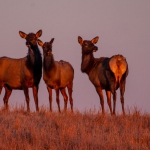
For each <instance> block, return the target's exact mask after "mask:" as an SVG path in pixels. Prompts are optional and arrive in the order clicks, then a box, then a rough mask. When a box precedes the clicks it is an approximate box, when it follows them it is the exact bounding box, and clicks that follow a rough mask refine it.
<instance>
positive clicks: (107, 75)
mask: <svg viewBox="0 0 150 150" xmlns="http://www.w3.org/2000/svg"><path fill="white" fill-rule="evenodd" d="M98 39H99V37H95V38H94V39H92V40H91V41H88V40H83V39H82V38H81V37H80V36H79V37H78V42H79V44H80V45H81V47H82V63H81V71H82V72H83V73H86V74H87V75H88V76H89V79H90V81H91V82H92V83H93V85H94V86H95V89H96V91H97V93H98V95H99V97H100V103H101V107H102V113H104V112H105V111H104V98H103V92H102V90H103V89H105V91H106V95H107V103H108V105H109V109H110V112H111V114H115V107H116V90H117V89H118V88H119V87H120V100H121V104H122V112H123V114H125V111H124V92H125V84H126V77H127V75H128V64H127V62H126V59H125V58H124V57H123V56H122V55H114V56H112V57H111V58H107V57H100V58H94V56H93V52H96V51H97V50H98V47H97V46H95V45H94V44H96V43H97V42H98ZM111 93H112V94H113V112H112V107H111Z"/></svg>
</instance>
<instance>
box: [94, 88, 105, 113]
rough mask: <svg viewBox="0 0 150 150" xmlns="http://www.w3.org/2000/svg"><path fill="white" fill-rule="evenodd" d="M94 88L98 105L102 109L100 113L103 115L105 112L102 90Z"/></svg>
mask: <svg viewBox="0 0 150 150" xmlns="http://www.w3.org/2000/svg"><path fill="white" fill-rule="evenodd" d="M95 88H96V91H97V93H98V95H99V98H100V103H101V107H102V113H103V114H104V113H105V110H104V97H103V92H102V88H101V87H100V86H97V87H95Z"/></svg>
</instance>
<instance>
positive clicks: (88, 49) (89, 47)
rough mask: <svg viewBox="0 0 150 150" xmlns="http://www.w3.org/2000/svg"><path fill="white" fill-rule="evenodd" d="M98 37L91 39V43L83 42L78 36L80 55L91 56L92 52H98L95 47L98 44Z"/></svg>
mask: <svg viewBox="0 0 150 150" xmlns="http://www.w3.org/2000/svg"><path fill="white" fill-rule="evenodd" d="M98 39H99V37H98V36H97V37H95V38H93V39H92V40H91V41H88V40H83V39H82V38H81V37H80V36H78V42H79V44H80V45H81V47H82V53H83V54H85V55H88V54H91V53H93V52H96V51H97V50H98V47H97V46H95V45H94V44H96V43H97V42H98Z"/></svg>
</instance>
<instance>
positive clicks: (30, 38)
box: [19, 30, 42, 49]
mask: <svg viewBox="0 0 150 150" xmlns="http://www.w3.org/2000/svg"><path fill="white" fill-rule="evenodd" d="M19 34H20V36H21V37H22V38H24V39H26V45H27V47H31V49H32V47H34V46H37V39H38V38H39V37H40V36H41V35H42V30H39V31H38V32H37V33H36V34H34V33H29V34H26V33H24V32H22V31H19Z"/></svg>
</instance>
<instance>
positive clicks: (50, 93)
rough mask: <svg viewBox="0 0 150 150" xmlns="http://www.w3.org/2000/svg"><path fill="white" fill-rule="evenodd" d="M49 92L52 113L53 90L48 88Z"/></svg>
mask: <svg viewBox="0 0 150 150" xmlns="http://www.w3.org/2000/svg"><path fill="white" fill-rule="evenodd" d="M47 90H48V93H49V105H50V111H52V89H51V88H50V87H49V86H47Z"/></svg>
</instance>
